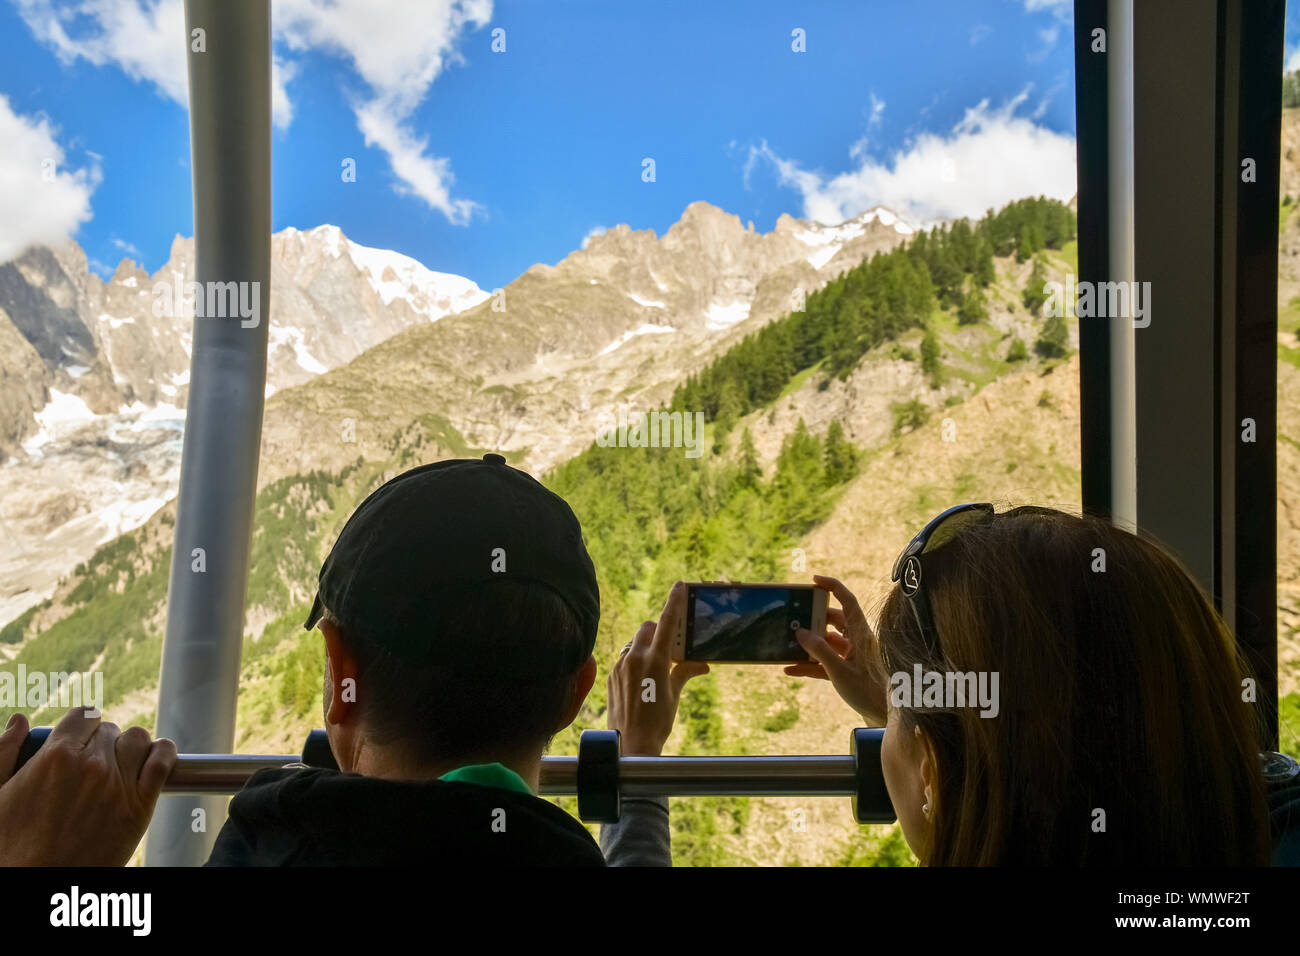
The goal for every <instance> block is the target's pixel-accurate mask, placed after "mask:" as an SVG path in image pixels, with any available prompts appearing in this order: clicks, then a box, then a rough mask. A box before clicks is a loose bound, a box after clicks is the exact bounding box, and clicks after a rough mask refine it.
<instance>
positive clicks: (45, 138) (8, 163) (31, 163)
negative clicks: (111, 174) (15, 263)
mask: <svg viewBox="0 0 1300 956" xmlns="http://www.w3.org/2000/svg"><path fill="white" fill-rule="evenodd" d="M57 134H58V130H57V129H55V128H54V127H53V126H52V125H51V124H50V121H49V120H48V119H47V118H46V117H44V116H40V117H25V116H20V115H19V114H17V113H15V112H14V111H13V110H12V109H11V108H10V106H9V100H8V98H7V97H5V96H3V95H0V143H3V144H4V148H3V149H0V262H8V261H9V260H10V259H12V258H14V257H15V256H17V255H19V254H20V253H22V251H23V250H24V249H25V248H27V247H28V246H29V245H32V244H35V243H41V244H44V245H53V244H55V243H59V242H62V241H63V240H64V239H66V238H67V237H68V236H70V235H72V234H73V233H74V232H76V231H77V229H78V228H79V227H80V226H81V224H82V223H83V222H86V221H88V220H89V219H90V217H91V209H90V195H91V193H93V192H94V191H95V187H96V186H98V185H99V182H100V179H101V173H100V169H99V166H98V165H92V166H89V167H87V168H84V169H68V168H65V166H64V159H65V156H64V152H63V148H62V147H61V146H60V145H59V144H58V142H57V140H56V139H55V137H56V135H57Z"/></svg>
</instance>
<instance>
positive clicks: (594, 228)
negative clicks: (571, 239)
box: [582, 226, 606, 249]
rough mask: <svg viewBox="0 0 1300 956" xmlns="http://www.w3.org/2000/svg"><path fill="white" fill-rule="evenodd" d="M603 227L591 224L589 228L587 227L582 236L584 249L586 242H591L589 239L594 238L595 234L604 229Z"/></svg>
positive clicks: (597, 234)
mask: <svg viewBox="0 0 1300 956" xmlns="http://www.w3.org/2000/svg"><path fill="white" fill-rule="evenodd" d="M605 228H606V227H605V226H592V227H591V228H590V229H588V230H587V234H586V235H585V236H583V237H582V248H584V249H586V248H587V243H589V242H591V240H593V239H595V238H596V237H597V236H599V235H600V234H601V233H603V232H604V231H605Z"/></svg>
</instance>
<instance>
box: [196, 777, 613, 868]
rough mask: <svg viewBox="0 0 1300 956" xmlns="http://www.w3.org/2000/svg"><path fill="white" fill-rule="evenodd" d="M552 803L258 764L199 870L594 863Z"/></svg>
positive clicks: (581, 836) (585, 838) (491, 791)
mask: <svg viewBox="0 0 1300 956" xmlns="http://www.w3.org/2000/svg"><path fill="white" fill-rule="evenodd" d="M604 863H605V860H604V857H603V856H601V852H600V847H598V846H597V845H596V841H595V840H593V839H592V838H591V835H590V834H589V833H588V832H587V831H586V829H585V828H584V827H583V826H582V824H580V823H579V822H578V821H577V820H575V819H574V818H573V817H571V816H569V815H568V814H567V813H565V812H564V811H563V810H561V809H560V808H559V807H557V806H555V805H554V804H551V803H547V802H546V801H545V800H542V799H541V798H539V797H535V796H532V795H531V794H527V793H519V792H518V791H514V790H504V789H500V788H497V787H484V786H480V785H478V784H473V783H462V782H459V781H444V780H429V781H395V780H380V779H378V778H376V777H363V776H360V775H358V774H350V773H348V774H345V773H340V772H338V771H337V770H321V769H315V768H303V769H280V770H261V771H258V772H257V773H256V774H254V775H253V776H252V778H251V779H250V780H249V781H248V784H247V785H246V786H245V787H244V789H243V790H241V791H240V792H239V793H238V794H236V795H235V798H234V799H233V800H231V801H230V813H229V819H228V820H227V821H226V825H225V826H224V827H222V828H221V832H220V833H218V834H217V842H216V845H215V846H214V847H213V849H212V856H211V857H210V858H209V859H208V863H207V865H208V866H407V865H428V864H452V865H456V866H466V865H468V866H477V865H484V866H603V865H604Z"/></svg>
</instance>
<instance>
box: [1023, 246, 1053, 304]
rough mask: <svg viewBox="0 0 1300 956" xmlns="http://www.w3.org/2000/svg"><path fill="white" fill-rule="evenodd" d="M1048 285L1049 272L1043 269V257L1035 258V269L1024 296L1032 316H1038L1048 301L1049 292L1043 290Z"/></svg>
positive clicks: (1026, 285)
mask: <svg viewBox="0 0 1300 956" xmlns="http://www.w3.org/2000/svg"><path fill="white" fill-rule="evenodd" d="M1046 284H1047V272H1046V270H1044V268H1043V260H1042V257H1041V256H1035V257H1034V268H1033V269H1032V270H1030V273H1029V281H1028V282H1026V283H1025V291H1024V294H1023V296H1022V298H1023V299H1024V303H1025V308H1026V309H1028V310H1029V311H1030V313H1031V314H1033V315H1037V314H1038V313H1039V311H1040V310H1041V309H1042V308H1043V303H1044V302H1046V301H1047V292H1046V290H1045V289H1044V288H1043V286H1044V285H1046Z"/></svg>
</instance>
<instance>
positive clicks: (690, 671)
mask: <svg viewBox="0 0 1300 956" xmlns="http://www.w3.org/2000/svg"><path fill="white" fill-rule="evenodd" d="M708 672H709V665H708V664H706V663H704V661H682V662H681V663H680V664H678V665H677V666H676V667H674V668H673V669H672V672H671V673H670V674H669V675H668V677H669V680H670V681H671V682H672V688H673V696H674V697H676V696H678V695H679V694H681V692H682V688H683V687H684V686H685V685H686V682H687V681H688V680H690V679H691V678H692V677H702V676H704V675H705V674H707V673H708Z"/></svg>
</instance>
